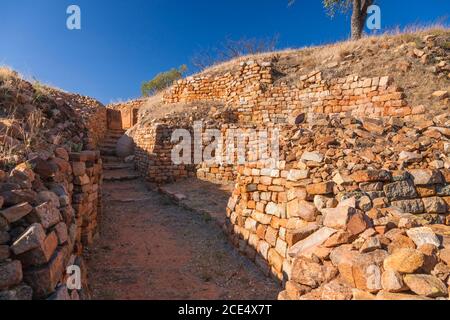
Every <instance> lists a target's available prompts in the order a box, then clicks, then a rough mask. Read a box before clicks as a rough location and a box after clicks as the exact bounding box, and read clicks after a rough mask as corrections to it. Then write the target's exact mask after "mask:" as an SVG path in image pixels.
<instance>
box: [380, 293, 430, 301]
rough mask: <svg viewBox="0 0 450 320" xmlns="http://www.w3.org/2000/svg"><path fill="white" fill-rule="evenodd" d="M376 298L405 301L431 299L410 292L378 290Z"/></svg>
mask: <svg viewBox="0 0 450 320" xmlns="http://www.w3.org/2000/svg"><path fill="white" fill-rule="evenodd" d="M376 300H399V301H400V300H405V301H411V300H431V298H426V297H421V296H415V295H412V294H404V293H392V292H386V291H380V293H378V294H377V297H376Z"/></svg>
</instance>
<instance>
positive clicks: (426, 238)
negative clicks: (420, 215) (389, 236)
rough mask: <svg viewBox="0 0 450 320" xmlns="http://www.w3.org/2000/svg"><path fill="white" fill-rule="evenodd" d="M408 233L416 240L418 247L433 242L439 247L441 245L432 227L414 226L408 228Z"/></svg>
mask: <svg viewBox="0 0 450 320" xmlns="http://www.w3.org/2000/svg"><path fill="white" fill-rule="evenodd" d="M406 233H407V234H408V237H409V238H411V240H412V241H414V243H415V244H416V246H417V247H420V246H422V245H425V244H432V245H434V246H435V247H437V248H439V247H440V246H441V241H440V240H439V239H438V237H437V236H436V234H435V233H434V232H433V230H432V229H430V228H427V227H422V228H413V229H409V230H407V231H406Z"/></svg>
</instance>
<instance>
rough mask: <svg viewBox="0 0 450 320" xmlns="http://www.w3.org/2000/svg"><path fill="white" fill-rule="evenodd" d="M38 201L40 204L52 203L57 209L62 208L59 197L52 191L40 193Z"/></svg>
mask: <svg viewBox="0 0 450 320" xmlns="http://www.w3.org/2000/svg"><path fill="white" fill-rule="evenodd" d="M37 200H38V203H39V204H42V203H46V202H50V203H51V204H52V205H53V206H54V207H56V208H59V207H60V206H61V203H60V202H59V197H58V195H57V194H56V193H54V192H52V191H41V192H39V193H38V195H37Z"/></svg>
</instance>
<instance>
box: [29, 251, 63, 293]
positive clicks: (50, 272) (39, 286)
mask: <svg viewBox="0 0 450 320" xmlns="http://www.w3.org/2000/svg"><path fill="white" fill-rule="evenodd" d="M64 255H65V252H64V249H60V250H58V251H57V252H56V253H55V255H54V256H53V258H52V260H51V261H50V263H49V264H48V265H46V266H43V267H40V268H36V269H29V270H26V271H25V273H24V280H25V282H26V283H27V284H28V285H29V286H30V287H32V288H33V298H35V299H44V298H46V297H47V296H48V295H49V294H50V293H52V292H53V290H54V289H55V287H56V285H57V284H58V282H59V281H60V280H61V278H62V275H63V272H64V271H65V269H64V265H63V263H64Z"/></svg>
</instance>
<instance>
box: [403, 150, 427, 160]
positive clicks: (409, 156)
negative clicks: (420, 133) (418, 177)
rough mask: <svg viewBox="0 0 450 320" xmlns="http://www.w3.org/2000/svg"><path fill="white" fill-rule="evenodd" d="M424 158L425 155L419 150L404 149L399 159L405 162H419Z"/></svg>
mask: <svg viewBox="0 0 450 320" xmlns="http://www.w3.org/2000/svg"><path fill="white" fill-rule="evenodd" d="M422 159H423V156H422V155H421V154H420V153H417V152H408V151H402V152H400V154H399V157H398V160H399V161H403V162H418V161H421V160H422Z"/></svg>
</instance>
